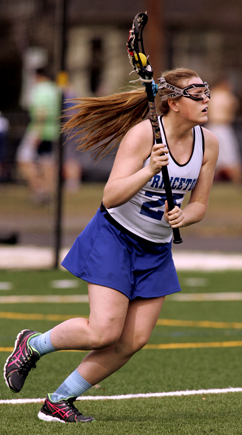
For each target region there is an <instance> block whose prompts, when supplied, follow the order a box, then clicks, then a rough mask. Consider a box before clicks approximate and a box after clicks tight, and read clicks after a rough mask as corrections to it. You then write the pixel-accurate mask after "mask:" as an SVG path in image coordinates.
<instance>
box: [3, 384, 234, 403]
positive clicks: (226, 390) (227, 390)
mask: <svg viewBox="0 0 242 435" xmlns="http://www.w3.org/2000/svg"><path fill="white" fill-rule="evenodd" d="M226 393H242V388H214V389H210V390H186V391H171V392H167V393H146V394H142V393H140V394H121V395H118V396H80V397H78V398H77V400H79V401H84V400H122V399H140V398H143V399H148V398H150V397H174V396H195V395H197V394H226ZM44 401H45V399H9V400H0V405H8V404H10V405H17V404H20V405H21V404H24V403H40V402H44Z"/></svg>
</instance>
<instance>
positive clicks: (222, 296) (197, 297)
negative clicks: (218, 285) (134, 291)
mask: <svg viewBox="0 0 242 435" xmlns="http://www.w3.org/2000/svg"><path fill="white" fill-rule="evenodd" d="M167 298H168V300H169V301H176V302H202V301H203V302H209V301H210V302H211V301H241V300H242V292H231V293H229V292H221V293H219V292H218V293H176V294H173V295H169V296H167ZM88 302H89V300H88V295H35V296H31V295H29V296H28V295H22V296H14V295H12V296H0V304H28V303H29V304H37V303H41V304H45V303H47V304H51V303H58V304H61V303H62V304H68V303H69V304H73V303H88Z"/></svg>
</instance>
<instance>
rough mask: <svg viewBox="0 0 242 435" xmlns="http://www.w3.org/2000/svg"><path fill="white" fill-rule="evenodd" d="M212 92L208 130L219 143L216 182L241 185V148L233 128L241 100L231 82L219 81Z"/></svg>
mask: <svg viewBox="0 0 242 435" xmlns="http://www.w3.org/2000/svg"><path fill="white" fill-rule="evenodd" d="M211 90H212V96H211V100H210V102H209V108H208V119H209V123H208V125H207V128H208V129H209V130H211V131H212V132H213V133H214V134H215V135H216V136H217V139H218V141H219V156H218V161H217V165H216V171H215V180H217V181H232V182H235V183H240V182H241V181H242V166H241V155H240V147H239V142H238V139H237V136H236V134H235V131H234V128H233V122H234V121H235V118H236V113H237V110H238V108H239V100H238V99H237V97H236V96H235V95H234V94H233V92H232V87H231V84H230V82H229V80H225V79H223V80H221V81H219V82H218V83H217V84H216V86H214V87H213V88H212V89H211Z"/></svg>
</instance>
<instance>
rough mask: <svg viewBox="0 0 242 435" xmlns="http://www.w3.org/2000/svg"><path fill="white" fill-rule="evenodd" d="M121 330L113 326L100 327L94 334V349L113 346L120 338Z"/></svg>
mask: <svg viewBox="0 0 242 435" xmlns="http://www.w3.org/2000/svg"><path fill="white" fill-rule="evenodd" d="M120 334H121V332H120V331H118V330H115V329H113V330H112V329H111V328H100V329H99V330H98V331H96V333H94V334H93V335H92V338H91V346H92V349H103V348H105V347H108V346H112V345H113V344H114V343H116V342H117V341H118V340H119V338H120Z"/></svg>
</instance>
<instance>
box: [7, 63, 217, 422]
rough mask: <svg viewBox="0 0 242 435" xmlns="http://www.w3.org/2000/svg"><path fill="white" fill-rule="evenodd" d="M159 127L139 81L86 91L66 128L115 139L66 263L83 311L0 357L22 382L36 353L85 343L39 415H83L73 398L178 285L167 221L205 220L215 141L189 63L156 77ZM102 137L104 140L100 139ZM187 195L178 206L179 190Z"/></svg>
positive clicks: (132, 344) (110, 364) (139, 340)
mask: <svg viewBox="0 0 242 435" xmlns="http://www.w3.org/2000/svg"><path fill="white" fill-rule="evenodd" d="M158 94H159V97H160V100H161V104H160V108H159V109H160V112H161V115H162V116H161V117H160V129H161V134H162V139H163V143H162V144H155V143H154V138H153V132H152V126H151V123H150V120H149V119H146V120H143V121H142V118H143V117H145V116H146V114H147V111H148V106H147V97H146V94H145V91H144V89H139V90H136V91H132V92H129V93H121V94H117V95H114V96H111V97H108V98H107V97H105V98H84V99H81V100H80V104H79V105H78V109H79V112H78V114H77V115H76V116H74V118H72V119H70V120H69V121H68V122H67V125H66V127H65V129H66V130H67V131H69V130H72V129H75V131H76V129H77V128H79V127H80V128H82V129H83V128H85V129H86V130H85V131H86V133H87V136H86V138H85V142H84V143H83V142H82V144H81V148H82V149H93V147H95V145H96V144H97V143H98V144H99V145H98V149H97V151H98V152H104V153H105V151H106V149H107V148H106V146H108V145H109V144H110V142H111V141H113V140H116V141H118V140H120V139H122V140H121V143H120V146H119V148H118V151H117V154H116V158H115V162H114V165H113V169H112V171H111V174H110V177H109V180H108V182H107V184H106V186H105V188H104V194H103V202H102V205H101V207H100V209H99V210H98V211H97V213H96V215H95V216H94V218H93V219H92V220H91V222H90V223H89V224H88V225H87V227H86V228H85V229H84V231H83V232H82V233H81V234H80V235H79V237H78V238H77V240H76V241H75V243H74V245H73V246H72V248H71V249H70V251H69V253H68V254H67V256H66V258H65V259H64V261H63V263H62V264H63V266H64V267H65V268H67V269H68V270H69V271H70V272H71V273H73V274H74V275H76V276H78V277H80V278H82V279H83V280H85V281H87V282H88V294H89V303H90V316H89V319H88V320H87V319H84V318H74V319H71V320H67V321H66V322H63V323H61V324H59V325H57V326H55V327H54V328H53V329H52V330H50V331H47V332H46V333H44V334H40V333H37V332H35V331H31V330H24V331H22V332H20V333H19V335H18V337H17V340H16V343H15V349H14V351H13V353H12V355H10V357H9V358H8V360H7V362H6V364H5V370H4V375H5V380H6V383H7V385H8V387H9V388H10V389H11V390H13V391H15V392H18V391H20V390H21V389H22V387H23V384H24V381H25V379H26V377H27V375H28V372H29V371H30V369H31V368H32V367H35V364H36V361H38V359H39V358H40V357H41V356H43V355H45V354H47V353H50V352H53V351H57V350H61V349H80V350H90V352H89V353H88V354H87V356H86V357H85V358H84V359H83V361H82V362H81V364H80V365H79V366H78V368H77V369H76V370H75V371H74V372H73V373H72V374H71V375H70V376H69V377H68V378H67V379H66V380H65V381H64V382H63V384H62V385H60V386H59V387H58V388H57V390H56V391H55V392H54V393H52V394H48V395H47V398H46V400H45V403H44V405H43V407H42V409H41V411H40V412H39V418H40V419H42V420H46V421H53V420H57V421H62V422H74V421H80V422H86V421H92V420H93V418H92V417H84V416H83V415H82V414H81V413H80V412H79V411H78V410H77V409H76V408H75V406H74V405H73V402H74V400H75V399H76V398H77V397H78V396H80V395H81V394H83V393H84V392H85V391H87V390H88V389H89V388H91V387H92V386H93V385H95V384H97V383H98V382H100V381H102V380H103V379H105V378H106V377H107V376H110V375H111V374H112V373H114V372H115V371H117V370H118V369H119V368H120V367H122V366H123V365H124V364H126V363H127V362H128V360H129V359H130V358H131V356H132V355H133V354H134V353H135V352H137V351H138V350H139V349H141V348H142V347H143V346H144V345H145V344H146V343H147V341H148V340H149V337H150V334H151V332H152V330H153V328H154V326H155V324H156V322H157V319H158V317H159V315H160V311H161V308H162V305H163V303H164V300H165V296H166V295H169V294H171V293H174V292H179V291H180V285H179V282H178V278H177V274H176V271H175V267H174V263H173V260H172V254H171V238H172V228H180V227H185V226H188V225H192V224H194V223H196V222H199V221H200V220H201V219H203V217H204V215H205V213H206V210H207V206H208V198H209V192H210V189H211V185H212V182H213V176H214V168H215V164H216V160H217V155H218V143H217V140H216V138H215V136H214V135H213V133H211V132H210V131H208V130H206V129H205V128H202V127H200V125H201V124H204V123H206V122H207V109H208V102H209V98H210V91H209V89H208V85H207V83H204V82H203V81H202V80H201V78H200V77H199V76H198V75H197V74H196V73H195V72H194V71H191V70H187V69H175V70H172V71H169V72H166V73H164V74H163V77H161V78H160V79H159V85H158ZM100 141H102V142H101V145H100ZM164 165H168V170H169V177H170V183H171V188H172V191H173V196H174V201H175V203H176V205H175V207H174V209H173V210H168V206H167V202H166V196H165V191H164V186H163V180H162V172H161V168H162V167H163V166H164ZM187 192H191V196H190V200H189V203H188V205H187V206H186V207H184V208H183V209H181V203H182V200H183V198H184V195H185V194H186V193H187Z"/></svg>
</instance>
